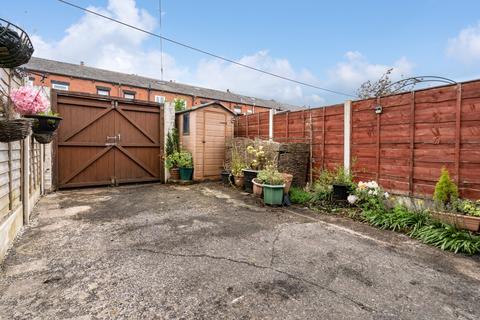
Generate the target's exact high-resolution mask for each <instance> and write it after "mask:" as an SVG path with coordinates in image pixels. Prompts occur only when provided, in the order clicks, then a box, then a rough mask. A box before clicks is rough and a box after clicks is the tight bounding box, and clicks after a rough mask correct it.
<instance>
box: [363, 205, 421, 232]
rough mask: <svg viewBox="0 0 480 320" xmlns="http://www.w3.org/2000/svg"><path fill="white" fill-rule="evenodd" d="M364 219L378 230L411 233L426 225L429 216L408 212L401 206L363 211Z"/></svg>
mask: <svg viewBox="0 0 480 320" xmlns="http://www.w3.org/2000/svg"><path fill="white" fill-rule="evenodd" d="M363 217H364V219H365V220H366V221H367V222H368V223H370V224H371V225H373V226H375V227H378V228H380V229H387V230H392V231H403V232H411V231H412V230H417V229H418V228H420V227H421V226H423V225H425V224H426V223H428V219H429V216H428V215H426V214H423V213H415V212H411V211H409V210H408V209H407V208H405V207H402V206H396V207H395V208H393V209H392V210H388V211H383V210H365V211H364V212H363Z"/></svg>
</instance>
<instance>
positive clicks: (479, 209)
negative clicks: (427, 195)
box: [452, 199, 480, 217]
mask: <svg viewBox="0 0 480 320" xmlns="http://www.w3.org/2000/svg"><path fill="white" fill-rule="evenodd" d="M452 206H453V208H454V210H455V211H456V212H457V213H461V214H465V215H468V216H474V217H480V200H477V201H471V200H462V199H457V200H455V201H454V202H453V203H452Z"/></svg>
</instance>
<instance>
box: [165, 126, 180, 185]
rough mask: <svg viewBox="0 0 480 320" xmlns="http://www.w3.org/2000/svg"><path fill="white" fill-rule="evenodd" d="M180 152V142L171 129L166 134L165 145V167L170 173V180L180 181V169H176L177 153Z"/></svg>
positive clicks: (176, 134) (175, 130) (174, 130)
mask: <svg viewBox="0 0 480 320" xmlns="http://www.w3.org/2000/svg"><path fill="white" fill-rule="evenodd" d="M179 150H180V140H179V137H178V131H177V129H175V128H173V129H171V130H170V131H169V132H168V133H167V142H166V145H165V155H166V166H167V169H168V171H169V173H170V179H172V180H179V179H180V169H179V168H178V164H177V160H178V151H179Z"/></svg>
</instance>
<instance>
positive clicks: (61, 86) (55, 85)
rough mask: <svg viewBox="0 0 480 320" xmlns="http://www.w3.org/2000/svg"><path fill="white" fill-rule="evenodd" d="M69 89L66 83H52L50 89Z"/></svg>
mask: <svg viewBox="0 0 480 320" xmlns="http://www.w3.org/2000/svg"><path fill="white" fill-rule="evenodd" d="M69 87H70V84H69V83H68V82H60V81H52V89H55V90H65V91H68V89H69Z"/></svg>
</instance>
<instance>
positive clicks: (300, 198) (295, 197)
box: [290, 187, 312, 204]
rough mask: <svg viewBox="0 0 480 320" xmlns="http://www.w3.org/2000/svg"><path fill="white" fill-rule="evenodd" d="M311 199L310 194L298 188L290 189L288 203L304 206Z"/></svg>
mask: <svg viewBox="0 0 480 320" xmlns="http://www.w3.org/2000/svg"><path fill="white" fill-rule="evenodd" d="M311 199H312V194H311V193H310V192H308V191H306V190H305V189H302V188H298V187H291V188H290V201H291V202H292V203H298V204H306V203H308V202H309V201H310V200H311Z"/></svg>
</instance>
